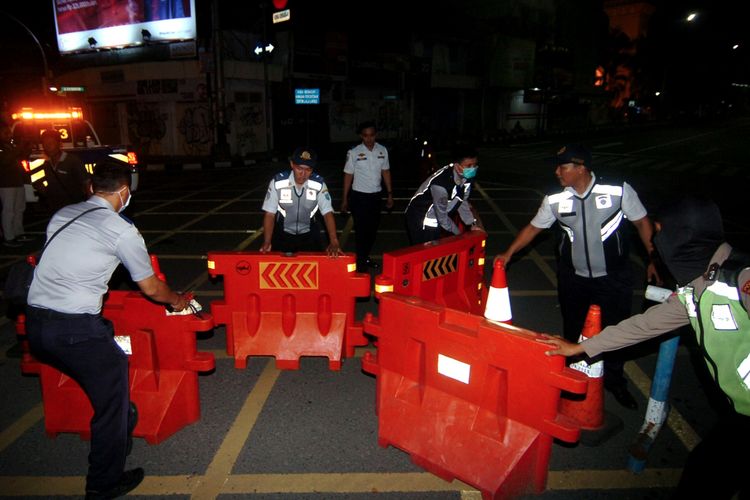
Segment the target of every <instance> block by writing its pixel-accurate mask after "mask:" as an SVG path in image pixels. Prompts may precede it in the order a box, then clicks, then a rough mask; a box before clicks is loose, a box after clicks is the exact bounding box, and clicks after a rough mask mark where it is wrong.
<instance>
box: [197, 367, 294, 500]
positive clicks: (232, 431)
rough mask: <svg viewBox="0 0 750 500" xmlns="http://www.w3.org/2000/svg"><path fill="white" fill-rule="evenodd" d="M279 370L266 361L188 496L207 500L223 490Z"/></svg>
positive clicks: (277, 376)
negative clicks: (204, 473) (204, 471)
mask: <svg viewBox="0 0 750 500" xmlns="http://www.w3.org/2000/svg"><path fill="white" fill-rule="evenodd" d="M280 373H281V372H280V371H279V370H277V369H276V367H275V365H274V363H273V362H271V361H267V362H266V367H265V369H264V370H263V372H262V373H261V374H260V377H259V378H258V381H257V382H256V383H255V386H254V387H253V389H252V390H251V391H250V394H248V396H247V399H246V400H245V403H244V404H243V405H242V408H241V409H240V412H239V413H238V414H237V417H236V418H235V419H234V422H233V423H232V426H231V427H230V428H229V431H228V432H227V434H226V436H224V441H223V442H222V443H221V446H220V447H219V449H218V451H217V452H216V454H215V455H214V458H213V460H212V461H211V463H210V464H209V466H208V469H207V470H206V475H205V476H203V478H202V479H201V480H199V481H198V482H197V484H196V487H195V489H194V490H193V492H192V495H191V498H193V499H195V500H207V499H210V498H216V497H217V496H218V495H219V494H220V493H224V492H225V491H224V486H225V485H226V483H227V481H228V480H229V478H230V475H231V473H232V469H233V468H234V464H235V463H236V462H237V457H239V455H240V452H242V449H243V447H244V446H245V442H246V441H247V438H248V436H249V435H250V432H251V431H252V430H253V427H254V426H255V422H257V420H258V416H259V415H260V412H261V410H262V409H263V406H264V405H265V403H266V400H267V399H268V397H269V395H270V394H271V390H272V389H273V386H274V384H275V383H276V380H277V379H278V378H279V374H280Z"/></svg>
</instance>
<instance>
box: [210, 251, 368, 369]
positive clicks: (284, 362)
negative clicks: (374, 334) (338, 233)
mask: <svg viewBox="0 0 750 500" xmlns="http://www.w3.org/2000/svg"><path fill="white" fill-rule="evenodd" d="M355 269H356V264H355V258H354V256H353V255H349V254H347V255H345V256H341V257H338V258H335V259H332V258H330V257H328V256H327V255H325V254H322V253H299V254H294V255H292V254H282V253H260V252H209V253H208V272H209V274H210V275H211V276H212V277H215V276H223V277H224V300H217V301H213V302H211V312H212V313H213V315H214V321H215V322H216V324H217V325H220V324H223V325H226V336H227V340H226V341H227V347H226V349H227V354H228V355H230V356H233V357H234V366H235V367H236V368H245V367H247V358H248V356H274V357H275V358H276V366H277V367H278V368H279V369H283V370H297V369H298V368H299V359H300V357H302V356H321V357H327V358H328V367H329V369H331V370H340V369H341V358H342V351H343V352H344V355H345V356H346V357H352V356H354V348H355V346H361V345H367V343H368V340H367V339H366V338H365V336H364V333H363V328H362V324H361V323H359V322H355V305H356V304H355V302H356V301H355V298H356V297H369V296H370V275H369V274H362V273H357V272H355Z"/></svg>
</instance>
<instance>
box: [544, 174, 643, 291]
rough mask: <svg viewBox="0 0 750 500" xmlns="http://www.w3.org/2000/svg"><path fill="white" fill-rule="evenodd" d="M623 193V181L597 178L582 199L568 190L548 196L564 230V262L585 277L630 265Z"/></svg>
mask: <svg viewBox="0 0 750 500" xmlns="http://www.w3.org/2000/svg"><path fill="white" fill-rule="evenodd" d="M622 196H623V186H622V184H603V183H600V182H598V179H597V182H596V183H595V184H594V185H593V186H592V188H591V191H589V192H588V193H587V194H586V195H585V196H584V197H583V198H580V197H578V196H576V195H575V194H573V193H571V192H570V191H568V190H565V191H563V192H561V193H557V194H553V195H550V196H549V197H548V200H549V204H550V207H551V208H552V212H553V213H554V215H555V218H556V219H557V222H558V223H559V224H560V227H561V228H562V230H563V233H564V234H563V236H562V238H561V239H560V243H559V248H558V250H559V253H560V262H561V264H564V265H566V266H568V267H569V268H572V269H575V272H576V274H577V275H579V276H583V277H585V278H599V277H601V276H606V275H607V274H608V272H612V271H613V270H616V269H622V268H623V267H625V266H626V265H627V264H628V253H629V243H628V236H627V234H623V231H626V230H627V225H626V224H623V223H622V222H623V219H624V218H625V215H624V214H623V211H622Z"/></svg>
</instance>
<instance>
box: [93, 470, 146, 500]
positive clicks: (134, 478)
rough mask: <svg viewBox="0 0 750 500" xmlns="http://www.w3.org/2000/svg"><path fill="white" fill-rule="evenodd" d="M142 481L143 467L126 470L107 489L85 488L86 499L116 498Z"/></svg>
mask: <svg viewBox="0 0 750 500" xmlns="http://www.w3.org/2000/svg"><path fill="white" fill-rule="evenodd" d="M141 481H143V469H142V468H140V467H138V468H137V469H131V470H126V471H125V472H123V473H122V476H120V480H119V481H118V482H117V484H115V485H114V486H112V487H111V488H109V489H106V490H101V491H96V490H86V500H100V499H105V498H117V497H121V496H123V495H126V494H127V493H128V492H129V491H132V490H134V489H135V488H136V487H137V486H138V485H139V484H141Z"/></svg>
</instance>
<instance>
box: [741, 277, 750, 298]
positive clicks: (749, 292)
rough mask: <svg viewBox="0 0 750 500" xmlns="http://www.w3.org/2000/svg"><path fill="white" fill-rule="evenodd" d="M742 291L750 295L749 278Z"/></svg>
mask: <svg viewBox="0 0 750 500" xmlns="http://www.w3.org/2000/svg"><path fill="white" fill-rule="evenodd" d="M742 293H744V294H747V295H750V280H747V281H746V282H745V284H744V285H742Z"/></svg>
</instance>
